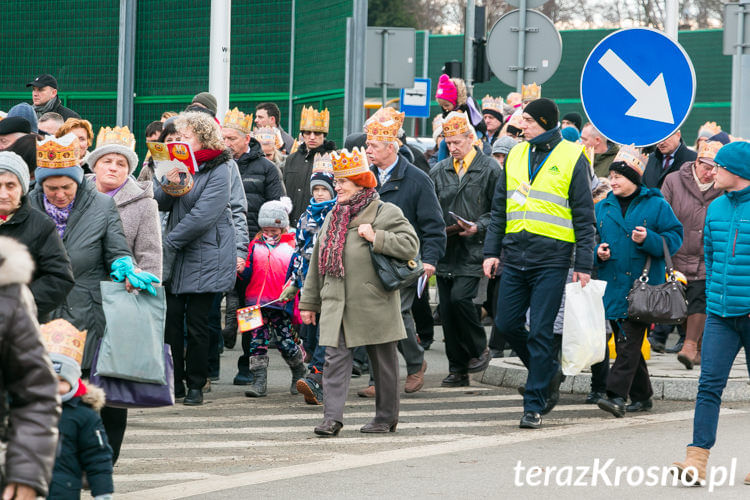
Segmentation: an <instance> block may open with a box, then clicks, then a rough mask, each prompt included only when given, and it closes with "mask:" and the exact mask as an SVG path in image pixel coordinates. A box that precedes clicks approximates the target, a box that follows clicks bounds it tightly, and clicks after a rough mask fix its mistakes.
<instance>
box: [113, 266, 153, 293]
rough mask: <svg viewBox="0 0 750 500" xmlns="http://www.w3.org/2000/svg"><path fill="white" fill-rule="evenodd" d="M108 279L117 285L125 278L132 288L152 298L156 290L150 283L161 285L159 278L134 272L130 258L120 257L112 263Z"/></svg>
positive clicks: (145, 273) (142, 272)
mask: <svg viewBox="0 0 750 500" xmlns="http://www.w3.org/2000/svg"><path fill="white" fill-rule="evenodd" d="M110 277H111V278H112V280H113V281H117V282H118V283H119V282H122V281H125V278H127V279H128V281H130V284H131V285H133V287H134V288H138V289H139V290H146V291H147V292H148V293H150V294H151V295H153V296H156V289H155V288H154V286H153V285H152V283H161V281H159V278H157V277H156V276H154V275H153V274H151V273H147V272H146V271H140V272H136V271H135V266H133V259H132V258H130V257H120V258H119V259H117V260H116V261H114V262H113V263H112V272H111V273H110Z"/></svg>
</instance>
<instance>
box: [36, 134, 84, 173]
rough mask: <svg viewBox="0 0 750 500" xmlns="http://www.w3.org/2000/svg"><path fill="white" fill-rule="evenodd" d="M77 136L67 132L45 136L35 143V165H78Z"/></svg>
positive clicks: (57, 166)
mask: <svg viewBox="0 0 750 500" xmlns="http://www.w3.org/2000/svg"><path fill="white" fill-rule="evenodd" d="M78 148H79V145H78V138H77V137H76V136H75V134H72V133H69V134H65V135H64V136H62V137H60V138H57V137H52V136H47V137H45V138H44V139H43V140H41V141H39V142H37V143H36V166H37V167H41V168H68V167H75V166H76V165H78Z"/></svg>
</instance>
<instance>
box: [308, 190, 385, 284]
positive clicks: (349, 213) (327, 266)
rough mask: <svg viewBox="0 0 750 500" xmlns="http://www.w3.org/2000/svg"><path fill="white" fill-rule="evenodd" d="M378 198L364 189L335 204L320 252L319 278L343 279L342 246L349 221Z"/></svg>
mask: <svg viewBox="0 0 750 500" xmlns="http://www.w3.org/2000/svg"><path fill="white" fill-rule="evenodd" d="M378 198H380V196H378V192H377V191H375V189H373V188H365V189H363V190H362V191H359V192H358V193H356V194H355V195H353V196H352V197H351V198H349V200H347V201H346V202H343V203H336V205H334V207H333V210H331V221H330V223H329V224H328V231H327V233H326V238H325V242H326V245H325V247H323V248H322V249H321V251H320V261H319V263H318V271H319V272H320V275H321V276H325V275H326V274H329V275H331V276H334V277H336V278H343V277H344V244H345V243H346V233H347V226H348V225H349V221H350V220H352V219H353V218H354V217H356V216H357V214H358V213H359V212H361V211H362V209H364V208H365V207H366V206H367V205H369V204H370V202H372V201H373V200H377V199H378Z"/></svg>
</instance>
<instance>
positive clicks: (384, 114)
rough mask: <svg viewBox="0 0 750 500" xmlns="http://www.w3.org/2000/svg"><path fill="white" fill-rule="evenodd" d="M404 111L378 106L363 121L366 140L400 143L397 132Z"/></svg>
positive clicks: (401, 122)
mask: <svg viewBox="0 0 750 500" xmlns="http://www.w3.org/2000/svg"><path fill="white" fill-rule="evenodd" d="M405 116H406V113H399V112H398V111H396V110H395V109H393V108H380V109H379V110H377V111H376V112H375V114H374V115H372V116H371V117H370V118H369V119H368V120H367V121H366V122H365V132H367V140H368V141H380V142H392V141H396V142H398V143H399V144H401V141H400V140H399V138H398V135H399V134H398V133H399V131H400V130H401V127H402V126H403V124H404V117H405Z"/></svg>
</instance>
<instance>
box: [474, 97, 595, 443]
mask: <svg viewBox="0 0 750 500" xmlns="http://www.w3.org/2000/svg"><path fill="white" fill-rule="evenodd" d="M558 116H559V111H558V109H557V105H556V104H555V102H554V101H552V100H550V99H545V98H541V99H537V100H535V101H532V102H530V103H529V104H528V105H527V106H526V108H525V109H524V111H523V115H522V129H523V134H524V139H525V141H524V142H522V143H520V144H518V145H516V146H514V147H513V149H511V150H510V152H509V153H508V156H507V157H506V159H505V168H504V169H503V171H502V173H501V174H500V178H499V179H498V182H497V185H496V187H495V195H494V199H493V201H492V212H491V220H490V224H489V227H488V228H487V236H486V239H485V244H484V257H485V259H484V265H483V267H484V273H485V275H486V276H488V277H490V278H493V277H495V274H496V272H497V271H498V268H499V265H500V257H501V255H502V264H503V268H502V273H501V278H500V289H499V292H498V302H497V315H496V318H495V324H496V326H497V329H498V333H499V334H501V335H502V336H503V337H504V338H505V340H506V341H507V342H508V343H509V344H510V345H511V347H512V348H513V350H514V351H515V352H516V353H517V354H518V356H519V358H521V361H522V362H523V364H524V365H525V366H526V368H527V369H528V371H529V374H528V378H527V379H526V387H525V390H524V414H523V417H522V418H521V423H520V427H521V428H530V429H537V428H539V427H540V426H541V423H542V419H541V415H544V414H546V413H549V411H551V410H552V407H554V405H555V404H556V402H557V398H558V397H559V392H558V391H559V385H560V377H561V373H560V363H559V361H558V352H559V349H558V347H557V345H556V343H555V340H554V338H553V324H554V321H555V316H556V315H557V311H558V309H559V308H560V302H561V300H562V295H563V292H564V289H565V282H566V280H567V277H568V269H570V268H571V267H572V268H573V281H580V282H581V285H582V286H586V283H588V281H589V279H590V276H591V269H592V266H593V261H594V236H595V227H594V224H595V220H594V202H593V200H592V197H591V176H590V173H589V172H590V170H589V168H590V167H589V162H588V160H587V159H586V156H585V155H584V153H583V146H581V145H578V144H575V143H572V142H568V141H565V140H563V139H562V136H561V135H560V128H559V126H558ZM527 310H530V316H529V327H530V328H529V331H528V332H527V330H526V328H525V324H526V311H527Z"/></svg>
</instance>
